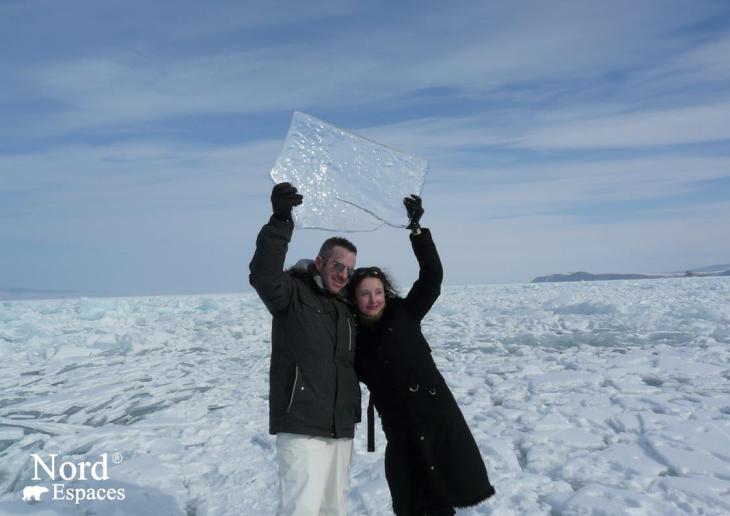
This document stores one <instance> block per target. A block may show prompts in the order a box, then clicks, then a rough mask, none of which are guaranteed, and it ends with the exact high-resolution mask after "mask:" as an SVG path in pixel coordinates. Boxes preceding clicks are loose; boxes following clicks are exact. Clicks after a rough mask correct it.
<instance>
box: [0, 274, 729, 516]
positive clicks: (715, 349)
mask: <svg viewBox="0 0 730 516" xmlns="http://www.w3.org/2000/svg"><path fill="white" fill-rule="evenodd" d="M269 325H270V317H269V315H268V313H267V312H266V311H265V309H264V307H263V305H262V304H261V302H260V301H259V300H258V298H257V297H256V295H255V294H241V295H225V296H213V295H212V296H189V297H150V298H119V299H76V300H53V301H23V302H7V301H6V302H0V352H1V356H2V362H1V363H0V514H48V515H51V514H158V515H162V514H178V515H186V516H187V515H211V516H212V515H220V514H230V515H234V514H247V515H248V514H251V515H255V514H261V515H266V514H273V513H274V511H275V508H276V507H275V505H276V474H275V469H274V468H275V463H274V459H273V454H274V448H273V438H272V436H269V435H268V433H267V424H268V406H267V390H268V387H267V385H268V383H267V382H268V380H267V378H268V367H269V355H270V352H269V346H270V339H269V331H270V326H269ZM423 326H424V332H425V334H426V337H427V338H428V340H429V342H430V344H431V347H432V349H433V353H434V357H435V359H436V362H437V364H438V365H439V367H440V368H441V371H442V373H443V375H444V377H445V378H446V380H447V382H448V383H449V385H450V386H451V388H452V390H453V392H454V395H455V397H456V399H457V400H458V401H459V404H460V406H461V408H462V410H463V412H464V415H465V416H466V419H467V421H468V422H469V424H470V426H471V428H472V431H473V433H474V436H475V438H476V440H477V442H478V443H479V446H480V448H481V450H482V453H483V456H484V458H485V461H486V463H487V467H488V469H489V473H490V477H491V479H492V481H493V483H494V485H495V487H496V489H497V495H496V496H495V497H494V498H493V499H491V500H490V501H488V502H487V503H484V504H482V505H480V506H478V507H474V508H470V509H464V510H461V511H459V514H495V515H500V516H502V515H510V514H514V515H523V514H529V515H540V514H545V515H551V514H552V515H574V514H575V515H578V514H595V515H599V514H600V515H614V514H615V515H625V514H651V515H654V514H656V515H675V514H676V515H680V514H681V515H685V514H697V515H712V514H717V515H720V514H722V515H725V514H730V278H685V279H668V280H644V281H616V282H595V283H562V284H524V285H522V284H520V285H490V286H466V287H449V288H446V289H444V292H443V294H442V296H441V298H440V300H439V301H438V303H437V304H436V305H435V307H434V308H433V309H432V311H431V313H430V314H429V315H428V316H427V318H426V319H425V321H424V325H423ZM363 394H364V396H363V406H365V404H366V403H367V397H366V396H367V391H366V389H363ZM363 413H364V411H363ZM378 426H379V425H378ZM365 433H366V432H365V425H364V424H362V425H360V426H359V427H358V429H357V436H356V440H355V441H356V442H355V454H354V457H353V466H352V470H351V490H350V496H349V509H350V514H353V515H366V514H371V515H379V514H390V497H389V493H388V488H387V485H386V482H385V478H384V474H383V451H384V447H385V439H384V436H383V435H382V432H381V431H380V430H379V428H378V431H377V433H376V444H377V451H376V453H366V451H365V448H366V447H365ZM32 453H38V454H40V455H42V456H44V457H47V456H48V454H51V453H57V454H58V458H59V461H72V462H75V463H78V462H79V461H82V460H89V461H91V462H94V461H99V457H100V456H101V454H105V453H106V454H109V456H112V454H119V455H115V456H114V457H115V459H116V460H117V461H120V462H119V463H112V462H111V460H110V464H109V476H110V477H111V478H110V479H109V480H99V481H97V480H93V479H90V480H85V481H84V480H79V481H77V482H65V481H63V480H60V482H63V483H65V484H67V485H66V487H72V486H76V487H94V488H98V487H105V488H108V487H114V488H119V489H121V488H123V489H124V490H125V495H126V496H125V500H116V501H89V500H85V501H82V502H80V503H79V504H76V503H74V502H73V501H71V500H55V501H54V500H51V499H50V496H49V493H46V494H45V495H44V496H43V498H42V501H40V502H35V503H28V502H23V501H22V500H21V498H22V491H23V488H24V487H25V486H29V485H45V486H47V487H49V488H50V482H43V481H40V482H39V481H33V480H32V478H31V477H32V476H33V475H34V468H33V460H32V458H31V454H32ZM45 480H47V479H45Z"/></svg>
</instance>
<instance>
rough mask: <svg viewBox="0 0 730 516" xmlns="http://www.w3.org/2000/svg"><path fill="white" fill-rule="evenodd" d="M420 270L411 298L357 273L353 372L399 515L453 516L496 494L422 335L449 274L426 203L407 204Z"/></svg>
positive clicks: (375, 274)
mask: <svg viewBox="0 0 730 516" xmlns="http://www.w3.org/2000/svg"><path fill="white" fill-rule="evenodd" d="M403 202H404V204H405V205H406V209H407V210H408V215H409V218H410V224H409V225H408V229H411V230H412V232H411V236H410V238H411V244H412V245H413V251H414V253H415V255H416V259H417V260H418V265H419V266H420V272H419V275H418V280H416V282H415V283H414V284H413V286H412V287H411V290H410V292H408V295H407V296H406V297H405V298H401V297H399V296H398V295H397V293H396V292H395V290H394V289H393V286H392V284H391V282H390V280H389V279H388V277H387V276H386V275H385V274H384V273H383V271H382V270H381V269H379V268H378V267H365V268H360V269H357V270H356V271H355V273H354V274H353V276H352V279H351V280H350V295H351V297H352V302H353V304H354V305H355V306H356V308H357V314H356V317H357V320H358V336H357V347H356V352H355V370H356V371H357V373H358V377H359V378H360V381H361V382H363V383H365V384H366V385H367V386H368V389H369V390H370V406H369V407H368V450H369V451H374V444H373V423H372V420H373V414H372V405H373V404H374V405H375V408H376V409H377V410H378V413H379V414H380V418H381V420H382V425H383V431H384V432H385V436H386V438H387V441H388V442H387V446H386V449H385V476H386V479H387V481H388V487H389V488H390V493H391V496H392V498H393V510H394V511H395V513H396V514H398V515H401V514H403V515H423V514H428V515H432V514H444V515H445V514H454V509H453V508H454V507H467V506H471V505H476V504H478V503H479V502H481V501H483V500H485V499H487V498H489V497H490V496H492V495H493V494H494V488H493V487H492V485H491V484H490V483H489V478H488V476H487V470H486V467H485V466H484V462H483V461H482V458H481V455H480V453H479V448H478V447H477V445H476V442H475V441H474V438H473V437H472V435H471V432H470V431H469V427H468V426H467V424H466V421H465V420H464V416H463V415H462V414H461V411H460V410H459V407H458V405H457V404H456V400H455V399H454V397H453V395H452V394H451V391H450V390H449V388H448V387H447V385H446V382H445V381H444V379H443V377H442V376H441V374H440V373H439V371H438V369H437V368H436V365H435V364H434V361H433V359H432V358H431V349H430V348H429V346H428V344H427V343H426V339H425V338H424V337H423V334H422V333H421V327H420V324H421V319H423V317H424V316H425V315H426V314H427V313H428V311H429V309H430V308H431V306H432V305H433V304H434V302H435V301H436V299H437V298H438V296H439V293H440V291H441V280H442V277H443V269H442V267H441V261H440V260H439V256H438V253H437V252H436V247H435V245H434V243H433V240H432V239H431V233H430V232H429V230H428V229H425V228H424V229H421V227H420V226H419V220H420V217H421V215H422V214H423V208H422V207H421V199H420V198H419V197H418V196H416V195H412V196H411V197H410V198H406V199H404V201H403Z"/></svg>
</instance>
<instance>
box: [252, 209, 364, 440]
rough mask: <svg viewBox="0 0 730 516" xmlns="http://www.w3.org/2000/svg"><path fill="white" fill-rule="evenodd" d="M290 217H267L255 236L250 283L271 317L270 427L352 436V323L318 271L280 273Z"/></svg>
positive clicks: (355, 390) (356, 391)
mask: <svg viewBox="0 0 730 516" xmlns="http://www.w3.org/2000/svg"><path fill="white" fill-rule="evenodd" d="M293 231H294V223H293V222H292V221H290V220H287V221H283V220H280V219H278V218H276V217H273V216H272V217H271V219H270V220H269V222H268V223H267V224H265V225H264V226H263V227H262V228H261V231H260V232H259V235H258V237H257V238H256V251H255V252H254V255H253V259H252V260H251V264H250V265H249V269H250V271H251V274H250V275H249V282H250V283H251V286H253V288H255V289H256V292H258V294H259V297H260V298H261V300H262V301H263V302H264V304H265V305H266V308H268V310H269V312H271V315H272V316H273V321H272V324H271V367H270V370H269V433H271V434H276V433H278V432H288V433H294V434H303V435H316V436H324V437H353V435H354V430H355V423H357V422H359V421H360V385H359V384H358V380H357V375H356V374H355V370H354V366H353V362H354V359H355V322H354V320H353V319H352V315H351V313H350V310H349V308H348V306H347V303H346V301H345V300H344V299H343V298H342V297H340V296H334V295H332V294H330V293H328V292H326V291H325V290H323V289H322V287H321V280H320V279H319V276H318V274H317V271H316V270H315V269H314V268H313V267H312V266H310V267H309V268H307V269H304V270H296V269H295V270H290V271H284V260H285V258H286V252H287V250H288V247H289V241H290V240H291V236H292V232H293Z"/></svg>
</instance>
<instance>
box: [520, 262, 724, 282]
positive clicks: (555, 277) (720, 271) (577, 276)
mask: <svg viewBox="0 0 730 516" xmlns="http://www.w3.org/2000/svg"><path fill="white" fill-rule="evenodd" d="M692 276H699V277H705V276H730V265H711V266H709V267H702V268H700V269H692V270H688V271H686V272H677V273H667V274H623V273H617V274H614V273H611V274H592V273H590V272H583V271H579V272H565V273H558V274H550V275H548V276H538V277H537V278H535V279H533V280H532V283H558V282H563V281H611V280H639V279H660V278H682V277H692Z"/></svg>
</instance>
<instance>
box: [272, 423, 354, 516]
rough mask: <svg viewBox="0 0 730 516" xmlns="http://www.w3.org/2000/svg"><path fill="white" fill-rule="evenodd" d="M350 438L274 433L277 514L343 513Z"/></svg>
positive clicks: (327, 515) (339, 515)
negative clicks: (277, 471) (277, 483)
mask: <svg viewBox="0 0 730 516" xmlns="http://www.w3.org/2000/svg"><path fill="white" fill-rule="evenodd" d="M351 458H352V439H334V438H331V437H312V436H308V435H298V434H287V433H279V434H276V462H277V463H278V465H279V509H278V511H277V515H279V516H345V515H346V514H347V505H346V504H347V486H348V483H349V476H350V459H351Z"/></svg>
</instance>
